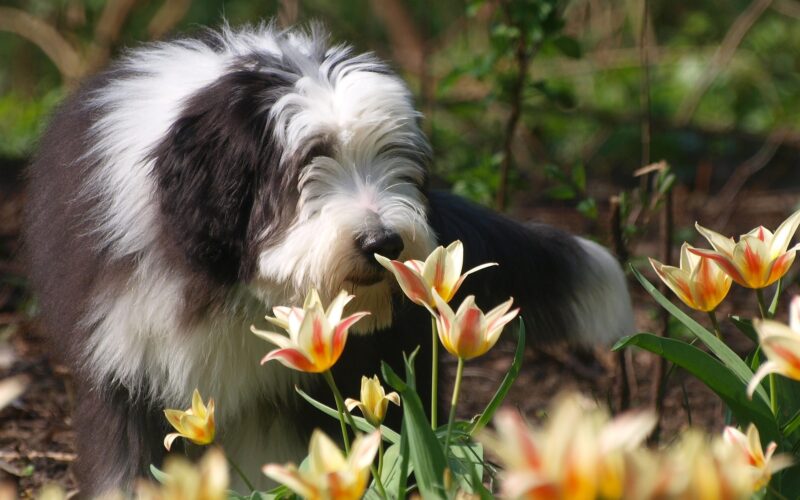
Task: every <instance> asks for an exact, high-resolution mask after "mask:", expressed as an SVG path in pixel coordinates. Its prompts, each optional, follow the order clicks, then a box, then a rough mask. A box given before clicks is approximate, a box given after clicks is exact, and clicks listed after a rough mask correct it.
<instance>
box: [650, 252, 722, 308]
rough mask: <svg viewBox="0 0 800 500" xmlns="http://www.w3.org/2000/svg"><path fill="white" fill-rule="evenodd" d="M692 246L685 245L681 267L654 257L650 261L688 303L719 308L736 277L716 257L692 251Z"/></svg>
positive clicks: (662, 279) (671, 288)
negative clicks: (718, 262) (715, 261)
mask: <svg viewBox="0 0 800 500" xmlns="http://www.w3.org/2000/svg"><path fill="white" fill-rule="evenodd" d="M691 250H693V248H692V246H690V245H689V244H688V243H684V244H683V246H682V247H681V259H680V267H674V266H668V265H665V264H662V263H661V262H659V261H657V260H655V259H650V265H652V266H653V269H654V270H655V271H656V274H658V277H659V278H661V281H663V282H664V283H665V284H666V285H667V286H668V287H669V288H670V290H672V291H673V292H675V295H677V296H678V298H679V299H681V300H682V301H683V302H684V303H685V304H686V305H687V306H689V307H691V308H692V309H696V310H698V311H704V312H710V311H713V310H714V309H716V308H717V306H718V305H719V304H720V302H722V300H723V299H724V298H725V296H726V295H727V294H728V291H729V290H730V289H731V283H732V280H731V278H730V276H728V275H727V274H726V273H725V272H724V271H723V270H722V269H720V267H719V266H717V265H716V264H715V263H714V262H713V261H712V259H710V258H708V257H701V256H700V255H696V254H693V253H691Z"/></svg>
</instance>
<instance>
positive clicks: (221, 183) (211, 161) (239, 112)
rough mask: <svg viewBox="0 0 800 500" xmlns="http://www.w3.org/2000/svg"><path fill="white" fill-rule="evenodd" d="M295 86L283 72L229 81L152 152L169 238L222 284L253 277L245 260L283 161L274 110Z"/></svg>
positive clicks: (213, 89) (201, 96)
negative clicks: (251, 230) (257, 202)
mask: <svg viewBox="0 0 800 500" xmlns="http://www.w3.org/2000/svg"><path fill="white" fill-rule="evenodd" d="M292 83H293V82H292V81H291V75H288V74H287V73H283V72H264V71H257V70H247V69H243V70H239V71H233V72H231V73H228V74H226V75H224V76H222V77H220V78H219V79H218V80H217V81H215V82H214V83H213V84H211V85H209V86H207V87H205V88H204V89H202V90H201V91H199V92H198V93H196V94H195V95H193V96H192V97H191V98H190V99H188V100H187V101H186V102H185V104H184V107H183V110H182V112H181V114H180V116H179V118H178V119H177V120H176V121H175V122H174V124H173V125H172V127H171V128H170V130H169V133H168V134H167V136H166V137H165V138H164V139H163V140H162V141H161V142H160V143H159V144H158V146H156V148H155V149H154V150H153V151H152V159H153V162H154V163H153V175H154V176H155V178H156V180H157V183H158V187H159V189H158V197H159V198H160V199H159V200H158V201H159V206H160V209H161V214H162V216H163V218H164V231H165V232H166V233H168V234H166V235H165V237H166V238H169V239H171V240H172V241H173V242H175V244H176V245H177V247H178V248H179V249H180V251H181V252H182V253H183V254H184V256H185V258H186V260H187V261H188V263H189V265H190V267H191V268H192V269H193V270H195V271H197V272H202V273H205V274H206V275H208V276H209V277H210V278H212V279H213V280H214V281H216V282H218V283H222V284H225V283H232V282H235V281H236V280H240V279H246V277H247V276H246V274H247V273H248V272H249V271H248V267H249V266H248V265H246V264H245V263H244V262H243V257H244V253H245V249H246V240H247V237H248V234H247V233H248V222H249V220H250V216H251V213H252V211H253V203H254V199H255V196H256V193H257V191H258V190H259V185H260V184H261V183H263V182H264V180H265V179H264V176H265V175H271V174H270V173H268V171H269V170H271V169H270V167H273V166H274V165H276V164H277V163H278V162H279V161H280V155H281V151H280V145H279V144H276V143H275V142H274V140H273V134H272V133H271V132H272V131H271V130H269V128H270V117H269V110H270V107H271V106H272V105H273V104H274V103H275V101H276V100H277V99H278V98H279V97H280V95H282V94H283V93H285V92H286V91H287V90H288V88H290V86H291V84H292ZM272 170H274V168H272ZM259 210H260V211H263V207H259ZM262 215H263V214H262Z"/></svg>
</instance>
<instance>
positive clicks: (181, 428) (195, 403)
mask: <svg viewBox="0 0 800 500" xmlns="http://www.w3.org/2000/svg"><path fill="white" fill-rule="evenodd" d="M164 414H165V415H166V417H167V420H168V421H169V423H170V424H171V425H172V427H174V428H175V430H177V431H178V432H173V433H171V434H167V437H165V438H164V447H165V448H166V449H167V450H169V449H170V448H171V447H172V442H173V441H175V440H176V439H177V438H179V437H183V438H186V439H188V440H189V441H191V442H193V443H195V444H199V445H206V444H210V443H212V442H213V441H214V432H215V429H214V399H213V398H209V400H208V406H206V405H204V404H203V398H201V397H200V392H199V391H198V390H197V389H195V390H194V393H193V394H192V407H191V408H190V409H188V410H186V411H183V410H164Z"/></svg>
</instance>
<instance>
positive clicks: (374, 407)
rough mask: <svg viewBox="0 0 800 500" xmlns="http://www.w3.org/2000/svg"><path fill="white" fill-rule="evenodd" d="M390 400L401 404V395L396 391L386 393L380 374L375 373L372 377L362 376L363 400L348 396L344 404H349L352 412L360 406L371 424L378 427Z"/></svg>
mask: <svg viewBox="0 0 800 500" xmlns="http://www.w3.org/2000/svg"><path fill="white" fill-rule="evenodd" d="M389 401H391V402H392V403H394V404H396V405H397V406H400V395H399V394H397V393H396V392H390V393H389V394H386V391H385V390H384V388H383V386H382V385H381V382H380V380H378V376H377V375H375V376H373V377H372V378H367V377H361V401H357V400H355V399H352V398H347V400H345V402H344V404H345V406H347V411H350V412H352V411H353V409H354V408H356V407H358V409H360V410H361V413H362V414H363V415H364V418H365V419H367V421H368V422H369V423H370V424H372V425H374V426H375V427H378V426H380V425H381V423H383V419H384V418H386V410H387V409H388V407H389Z"/></svg>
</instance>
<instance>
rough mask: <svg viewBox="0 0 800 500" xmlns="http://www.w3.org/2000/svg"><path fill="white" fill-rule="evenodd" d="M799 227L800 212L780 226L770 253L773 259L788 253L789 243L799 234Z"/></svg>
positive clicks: (776, 231)
mask: <svg viewBox="0 0 800 500" xmlns="http://www.w3.org/2000/svg"><path fill="white" fill-rule="evenodd" d="M798 226H800V210H798V211H797V212H795V213H793V214H792V215H790V216H789V218H788V219H786V220H785V221H783V222H782V223H781V225H780V226H778V229H777V230H775V236H774V237H773V239H772V244H771V245H770V253H771V254H772V258H773V259H774V258H776V257H777V256H778V255H781V254H783V253H786V249H788V248H789V243H790V242H791V241H792V238H793V237H794V234H795V233H796V232H797V228H798Z"/></svg>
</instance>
